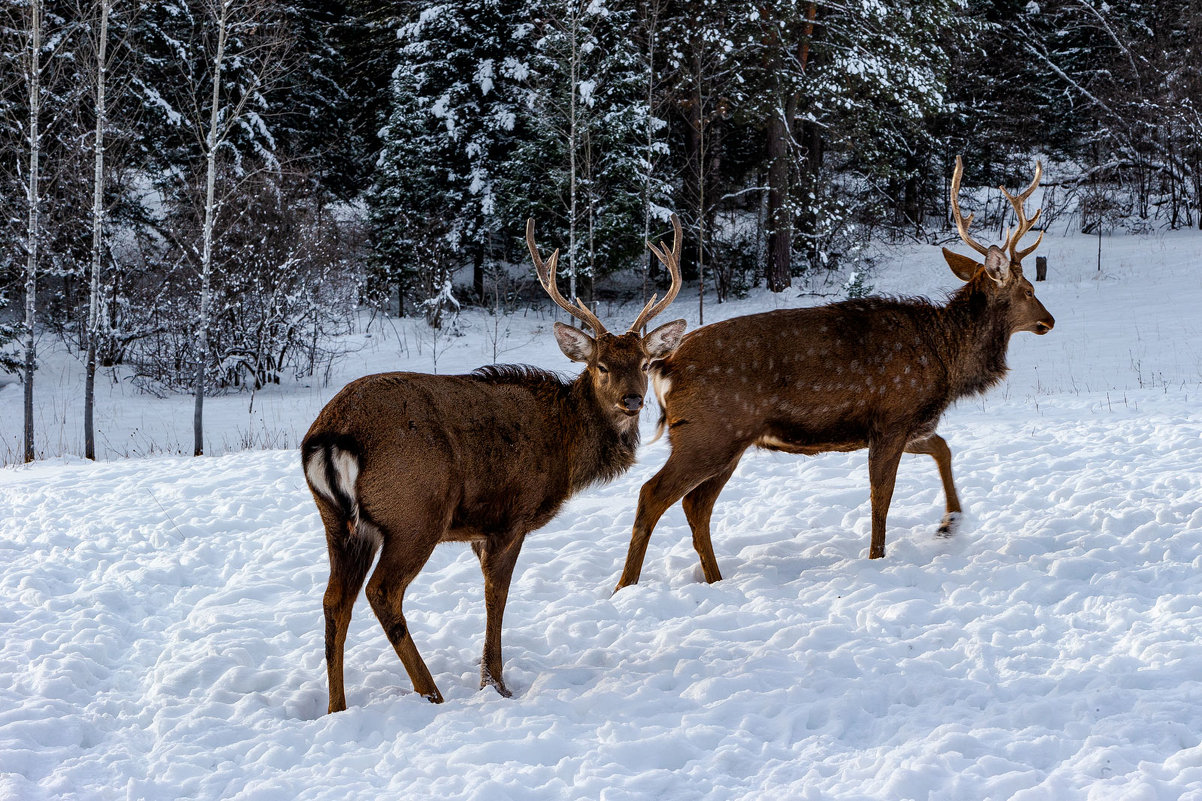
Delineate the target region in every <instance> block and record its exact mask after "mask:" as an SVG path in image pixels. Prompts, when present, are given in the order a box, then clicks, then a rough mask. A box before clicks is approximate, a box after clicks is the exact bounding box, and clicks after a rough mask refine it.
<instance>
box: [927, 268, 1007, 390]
mask: <svg viewBox="0 0 1202 801" xmlns="http://www.w3.org/2000/svg"><path fill="white" fill-rule="evenodd" d="M988 280H989V279H988V278H986V277H984V276H983V275H982V274H978V275H977V276H976V277H974V278H973V279H972V280H971V281H969V282H968V283H967V284H965V285H964V286H963V287H961V288H960V289H959V290H957V291H956V292H955V293H954V294H953V295H952V297H951V299H950V300H949V302H948V304H947V306H945V307H944V308H943V309H942V317H943V319H942V320H941V322H942V325H940V326H937V327H936V330H937V331H939V332H940V334H941V336H942V337H944V338H945V341H944V342H942V343H940V345H941V346H942V347H941V348H940V351H941V352H942V353H946V354H948V357H947V358H945V363H946V365H947V369H948V377H949V379H950V383H951V386H952V394H953V396H954V397H957V398H958V397H963V396H965V395H975V394H979V393H981V392H984V391H985V390H987V389H989V388H990V387H992V386H993V385H995V384H997V383H998V382H999V381H1001V380H1002V378H1004V377H1005V375H1006V372H1007V371H1008V370H1009V367H1008V366H1007V365H1006V350H1007V348H1008V347H1009V344H1010V329H1009V325H1008V322H1007V318H1008V314H1007V312H1008V308H1007V306H1006V302H1005V301H1004V300H999V299H998V298H997V296H996V295H993V294H992V293H990V292H989V291H988V290H987V288H986V286H985V284H984V283H983V282H984V281H988Z"/></svg>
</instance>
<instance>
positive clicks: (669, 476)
mask: <svg viewBox="0 0 1202 801" xmlns="http://www.w3.org/2000/svg"><path fill="white" fill-rule="evenodd" d="M688 450H689V448H687V447H683V446H682V447H680V448H679V449H677V448H676V447H673V449H672V455H671V456H669V457H668V462H667V464H665V465H664V466H663V467H662V468H661V469H660V471H659V472H658V473H656V474H655V475H654V476H653V477H652V478H651V480H650V481H648V482H647V483H646V484H644V485H643V489H642V490H640V492H639V508H638V511H637V512H636V513H635V516H634V531H632V532H631V534H630V548H629V549H628V550H627V551H626V566H625V567H624V568H623V569H622V577H621V578H620V579H618V586H617V587H616V588H614V592H617V591H618V590H620V589H622V588H623V587H627V586H629V585H631V584H638V583H639V574H640V573H641V572H642V570H643V558H644V557H645V556H646V555H647V542H648V541H649V540H650V539H651V532H652V530H653V529H654V528H655V524H656V523H658V522H659V519H660V518H661V517H663V515H664V512H666V511H668V509H669V508H670V507H671V506H672V504H674V503H676V502H677V501H678V500H680V499H681V498H683V497H684V496H685V493H687V492H689V491H690V490H692V489H693V488H694V487H696V486H697V485H699V484H700V483H701V482H703V481H705V480H706V479H708V478H710V477H712V476H714V475H716V474H717V473H719V472H721V471H722V470H723V469H724V468H725V467H726V466H727V465H728V464H729V462H730V457H729V456H728V457H727V458H723V459H721V460H718V461H717V464H716V465H715V466H714V467H713V468H712V469H710V467H709V464H710V462H709V461H706V462H699V461H698V460H697V459H696V456H695V455H694V457H693V459H692V461H688V462H686V459H685V458H684V457H681V456H678V455H677V454H678V453H682V452H688ZM736 461H737V460H736ZM711 558H712V548H711Z"/></svg>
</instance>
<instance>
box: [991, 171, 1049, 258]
mask: <svg viewBox="0 0 1202 801" xmlns="http://www.w3.org/2000/svg"><path fill="white" fill-rule="evenodd" d="M1042 177H1043V164H1042V163H1041V162H1039V161H1036V162H1035V178H1034V179H1033V180H1032V181H1031V185H1030V186H1028V187H1027V188H1026V189H1024V190H1023V191H1022V192H1019V193H1018V194H1017V195H1012V194H1010V193H1009V192H1007V191H1006V187H1004V186H1001V187H998V188H999V189H1001V190H1002V194H1003V195H1005V196H1006V199H1007V200H1009V201H1010V205H1011V206H1012V207H1013V208H1014V214H1015V215H1016V216H1017V218H1018V225H1017V227H1016V228H1015V229H1014V235H1013V236H1008V237H1007V238H1006V244H1005V245H1004V246H1003V247H1008V248H1009V249H1010V261H1012V262H1022V260H1023V259H1024V258H1025V257H1027V256H1029V255H1031V253H1032V252H1033V251H1034V250H1035V248H1037V247H1039V243H1040V242H1042V241H1043V231H1040V232H1039V238H1038V239H1036V240H1035V244H1034V245H1031V246H1030V247H1027V248H1024V249H1022V250H1019V249H1018V243H1019V240H1021V239H1022V238H1023V237H1024V236H1026V235H1027V233H1028V232H1030V230H1031V229H1032V228H1033V227H1034V226H1035V223H1036V222H1038V221H1039V215H1040V213H1041V212H1042V211H1043V209H1036V210H1035V214H1034V215H1032V216H1031V219H1029V220H1028V219H1027V212H1026V210H1025V209H1024V208H1023V205H1024V204H1025V202H1026V200H1027V198H1029V197H1030V196H1031V193H1032V192H1034V191H1035V187H1037V186H1039V179H1040V178H1042Z"/></svg>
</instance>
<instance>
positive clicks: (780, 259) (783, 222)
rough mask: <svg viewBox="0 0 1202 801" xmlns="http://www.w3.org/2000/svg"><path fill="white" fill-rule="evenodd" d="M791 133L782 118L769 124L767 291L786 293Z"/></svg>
mask: <svg viewBox="0 0 1202 801" xmlns="http://www.w3.org/2000/svg"><path fill="white" fill-rule="evenodd" d="M788 136H789V131H788V128H787V126H786V124H785V121H784V120H782V119H781V118H780V117H779V116H773V117H772V118H771V119H770V120H769V121H768V265H767V269H766V270H765V277H766V278H767V283H768V289H770V290H772V291H773V292H783V291H784V290H785V288H786V287H788V286H789V283H790V277H789V276H790V272H791V270H790V266H791V262H792V253H793V220H792V215H791V214H790V209H789V142H788Z"/></svg>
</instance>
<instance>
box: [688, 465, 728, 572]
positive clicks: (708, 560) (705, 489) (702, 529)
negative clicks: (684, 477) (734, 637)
mask: <svg viewBox="0 0 1202 801" xmlns="http://www.w3.org/2000/svg"><path fill="white" fill-rule="evenodd" d="M738 465H739V460H738V459H736V460H734V461H733V462H731V464H730V466H728V467H727V468H726V469H725V470H723V471H722V472H721V473H719V474H718V475H716V476H713V477H712V478H708V479H706V480H705V481H703V482H701V483H700V484H698V485H697V486H696V487H694V488H693V489H692V490H690V491H689V492H688V493H687V494H686V495H685V496H684V499H683V500H682V501H681V502H680V505H681V506H682V507H684V515H685V517H686V518H688V521H689V527H690V528H691V529H692V530H693V550H695V551H697V555H698V556H699V557H701V569H702V571H703V572H704V573H705V581H706V583H708V584H713V583H714V582H715V581H721V580H722V574H721V573H720V572H719V571H718V560H717V559H716V558H715V557H714V545H713V543H712V542H711V541H710V516H711V515H712V514H713V512H714V503H715V502H716V501H717V500H718V494H719V493H721V492H722V488H723V487H724V486H726V482H727V481H729V480H730V477H731V475H733V474H734V472H735V468H736V467H738Z"/></svg>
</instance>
